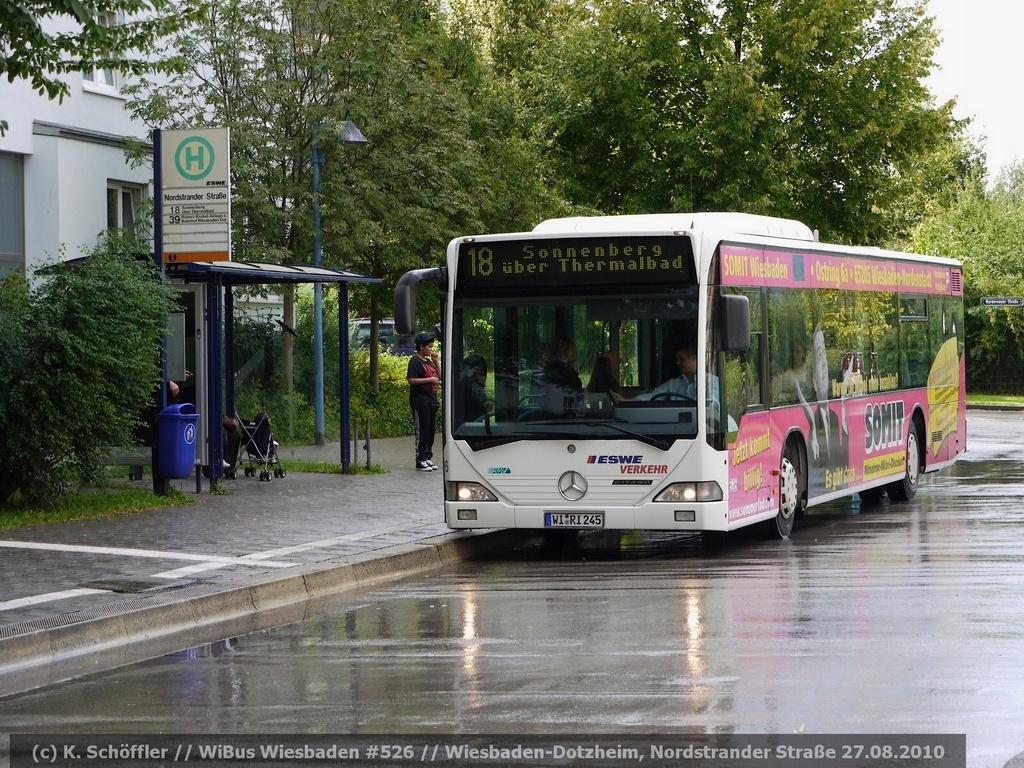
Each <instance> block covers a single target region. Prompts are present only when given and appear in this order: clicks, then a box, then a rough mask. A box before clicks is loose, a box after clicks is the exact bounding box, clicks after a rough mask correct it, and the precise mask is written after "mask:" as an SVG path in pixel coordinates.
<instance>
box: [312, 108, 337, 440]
mask: <svg viewBox="0 0 1024 768" xmlns="http://www.w3.org/2000/svg"><path fill="white" fill-rule="evenodd" d="M323 163H324V159H323V156H322V155H321V154H320V123H313V266H314V267H319V266H320V257H321V242H320V166H321V165H323ZM313 408H314V411H315V428H314V437H313V442H314V443H315V444H316V445H323V444H324V443H325V442H326V440H327V437H326V435H325V433H324V324H323V287H322V285H321V284H320V283H319V282H316V283H313ZM342 442H343V443H344V442H345V433H344V432H342Z"/></svg>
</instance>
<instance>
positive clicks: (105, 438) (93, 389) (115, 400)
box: [0, 236, 173, 506]
mask: <svg viewBox="0 0 1024 768" xmlns="http://www.w3.org/2000/svg"><path fill="white" fill-rule="evenodd" d="M148 251H149V249H148V247H146V246H144V245H143V244H141V243H140V242H138V241H135V240H133V239H131V238H120V237H116V236H115V237H109V238H106V239H104V240H103V241H101V243H100V245H99V246H97V248H96V249H94V250H93V251H92V252H91V253H89V254H88V258H86V259H85V260H84V261H82V262H81V263H78V264H75V265H71V264H67V263H57V264H54V265H51V266H50V267H48V268H47V269H46V270H43V272H44V274H37V277H39V278H40V282H39V284H38V286H37V287H36V288H34V289H33V287H32V286H30V284H29V283H28V281H27V280H26V278H25V276H24V274H22V273H20V272H18V273H14V274H12V275H10V276H8V278H7V279H6V280H5V281H4V282H3V284H2V286H0V336H2V338H3V339H4V347H3V348H4V353H3V355H0V424H3V425H4V429H3V430H0V455H2V456H3V457H4V462H3V464H2V465H0V505H3V506H9V505H10V504H12V503H13V501H14V500H15V499H16V498H18V499H20V500H21V501H22V502H24V503H27V504H32V505H37V506H43V505H46V504H52V503H54V502H56V501H57V500H59V498H60V497H61V496H62V495H64V494H66V493H69V492H72V491H76V490H77V489H78V488H79V486H80V485H81V484H83V483H86V482H90V481H91V480H93V479H94V478H95V477H96V476H97V475H98V470H99V468H100V466H101V454H102V452H103V450H104V449H105V448H108V447H111V446H120V445H131V444H134V442H135V439H134V436H133V433H134V432H135V431H136V430H137V428H138V427H139V415H140V412H141V411H142V409H143V407H144V405H145V404H146V403H148V402H151V401H152V399H153V393H154V391H156V389H157V387H159V386H160V344H161V341H162V338H163V333H164V330H165V328H166V325H167V316H168V313H169V312H170V311H172V308H173V292H172V290H171V289H170V287H169V286H167V285H166V284H165V283H163V282H162V281H161V280H160V275H159V273H158V272H157V270H156V267H155V266H154V264H153V262H152V261H150V260H149V259H143V258H138V257H137V255H136V254H138V253H148Z"/></svg>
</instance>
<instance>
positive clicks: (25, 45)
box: [0, 0, 196, 101]
mask: <svg viewBox="0 0 1024 768" xmlns="http://www.w3.org/2000/svg"><path fill="white" fill-rule="evenodd" d="M112 14H113V15H116V16H117V17H118V23H117V24H115V25H110V26H108V25H107V24H105V23H103V19H104V17H109V16H110V15H112ZM195 14H196V11H195V9H194V7H192V6H191V5H190V4H189V3H188V2H179V1H178V0H0V19H3V24H2V25H0V76H5V77H6V78H7V81H8V82H14V81H15V80H18V79H22V80H28V81H29V82H30V83H31V84H32V88H33V89H35V90H36V91H37V92H38V93H40V94H44V95H45V96H46V97H47V98H50V99H57V100H60V101H62V100H63V99H64V97H66V96H68V95H69V94H70V89H69V86H68V83H67V82H66V81H65V80H63V79H62V78H61V77H60V76H61V75H64V74H67V73H69V72H91V71H93V70H94V69H114V70H118V71H120V72H122V73H125V74H141V73H143V72H154V71H160V70H161V69H163V68H164V67H165V65H166V64H167V62H160V61H156V60H154V59H153V58H151V57H150V56H148V52H149V50H150V49H151V47H152V46H153V44H154V43H155V42H156V41H157V40H159V39H160V38H161V37H163V36H165V35H168V34H170V33H172V32H174V31H175V30H177V29H179V28H181V26H182V25H184V24H187V23H188V22H189V21H190V20H191V19H193V18H194V17H195ZM51 28H53V29H59V30H60V31H54V32H48V31H47V29H51Z"/></svg>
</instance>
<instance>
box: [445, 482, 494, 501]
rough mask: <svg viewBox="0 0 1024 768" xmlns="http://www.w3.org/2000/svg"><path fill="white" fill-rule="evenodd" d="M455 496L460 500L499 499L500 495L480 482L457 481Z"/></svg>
mask: <svg viewBox="0 0 1024 768" xmlns="http://www.w3.org/2000/svg"><path fill="white" fill-rule="evenodd" d="M455 498H456V499H457V500H459V501H497V500H498V497H497V496H495V495H494V494H493V493H491V492H490V491H488V490H487V489H486V488H484V487H483V486H482V485H480V483H456V484H455Z"/></svg>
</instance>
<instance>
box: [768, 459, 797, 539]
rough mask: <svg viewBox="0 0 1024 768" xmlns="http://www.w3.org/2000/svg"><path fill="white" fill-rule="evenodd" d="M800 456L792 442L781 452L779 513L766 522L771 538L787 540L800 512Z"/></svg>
mask: <svg viewBox="0 0 1024 768" xmlns="http://www.w3.org/2000/svg"><path fill="white" fill-rule="evenodd" d="M800 467H801V462H800V454H799V451H798V450H797V449H796V448H795V446H794V445H793V443H792V442H790V443H787V444H786V450H784V451H783V452H782V466H781V467H780V468H779V512H778V514H776V515H775V517H774V518H773V519H771V520H769V521H768V522H767V526H766V527H767V530H768V533H769V535H771V536H772V538H779V539H787V538H789V534H790V533H792V532H793V523H795V522H796V516H797V514H798V513H799V512H800V507H801V504H802V501H801V500H802V498H803V496H802V495H803V480H802V478H801V476H800Z"/></svg>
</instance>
